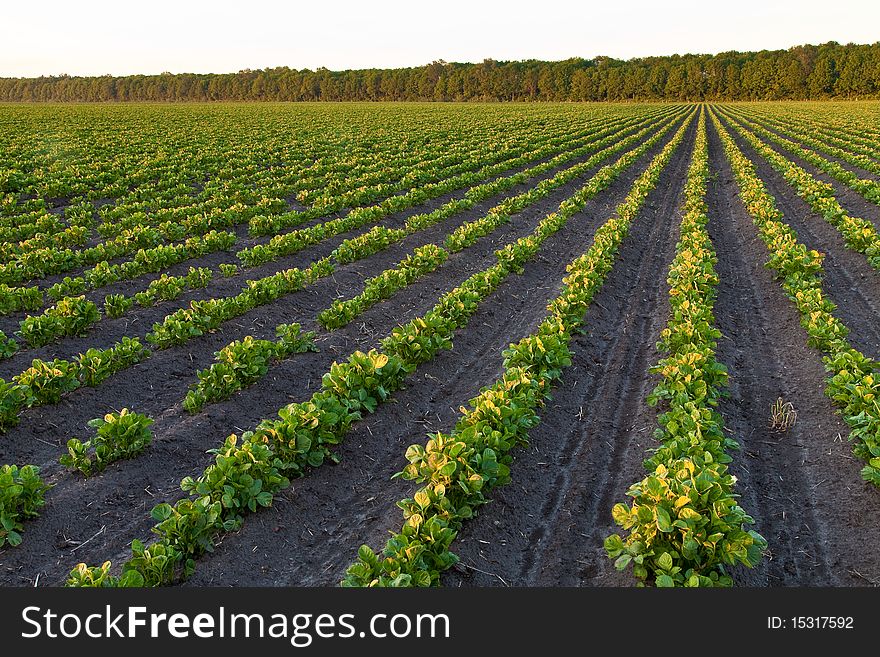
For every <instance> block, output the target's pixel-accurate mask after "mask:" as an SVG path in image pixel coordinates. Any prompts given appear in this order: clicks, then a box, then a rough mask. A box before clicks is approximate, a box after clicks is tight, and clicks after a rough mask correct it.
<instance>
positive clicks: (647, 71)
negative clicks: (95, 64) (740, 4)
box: [0, 42, 880, 102]
mask: <svg viewBox="0 0 880 657" xmlns="http://www.w3.org/2000/svg"><path fill="white" fill-rule="evenodd" d="M876 97H880V42H877V43H874V44H869V45H857V44H847V45H841V44H838V43H835V42H829V43H825V44H822V45H819V46H813V45H804V46H796V47H793V48H790V49H788V50H772V51H768V50H762V51H760V52H743V53H740V52H725V53H720V54H718V55H671V56H666V57H646V58H638V59H630V60H627V61H623V60H618V59H612V58H610V57H596V58H594V59H581V58H573V59H567V60H564V61H559V62H544V61H537V60H528V61H510V62H501V61H495V60H491V59H488V60H485V61H483V62H481V63H478V64H461V63H450V62H445V61H442V60H441V61H435V62H432V63H431V64H428V65H427V66H419V67H414V68H397V69H362V70H348V71H330V70H327V69H325V68H319V69H318V70H316V71H312V70H307V69H306V70H299V71H298V70H295V69H291V68H287V67H280V68H271V69H263V70H249V69H248V70H243V71H239V72H238V73H226V74H213V73H212V74H192V73H181V74H171V73H162V74H160V75H128V76H121V77H114V76H110V75H106V76H100V77H73V76H69V75H60V76H51V77H39V78H0V101H13V102H17V101H25V102H75V101H87V102H88V101H92V102H95V101H97V102H100V101H229V100H232V101H626V100H669V101H701V100H789V99H790V100H808V99H824V98H843V99H857V98H876Z"/></svg>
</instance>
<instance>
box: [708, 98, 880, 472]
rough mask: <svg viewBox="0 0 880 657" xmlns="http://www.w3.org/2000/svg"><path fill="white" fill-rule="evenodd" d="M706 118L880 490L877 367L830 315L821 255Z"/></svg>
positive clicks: (829, 389) (852, 437) (857, 448)
mask: <svg viewBox="0 0 880 657" xmlns="http://www.w3.org/2000/svg"><path fill="white" fill-rule="evenodd" d="M712 120H713V123H714V124H715V127H716V129H717V130H718V133H719V135H720V136H721V140H722V142H723V144H724V149H725V152H726V154H727V159H728V161H729V162H730V164H731V167H732V168H733V172H734V175H735V177H736V180H737V184H738V185H739V191H740V198H741V199H742V201H743V204H744V205H745V207H746V210H747V211H748V212H749V214H750V215H751V216H752V219H753V220H754V223H755V225H756V226H757V228H758V233H759V235H760V237H761V239H762V241H763V242H764V243H765V244H766V245H767V248H768V249H769V251H770V259H769V260H768V263H767V265H768V266H769V267H770V268H771V269H773V270H774V271H775V272H776V273H777V276H778V277H779V279H780V281H781V284H782V287H783V290H785V294H786V296H788V298H789V299H790V300H791V301H792V302H793V303H794V304H795V306H796V307H797V309H798V311H799V312H800V315H801V326H803V328H804V329H805V330H806V332H807V335H808V336H809V344H810V346H812V347H815V348H816V349H819V350H820V351H821V352H822V353H823V354H824V357H823V362H824V364H825V369H826V371H827V372H828V374H829V375H828V378H827V381H826V382H827V386H826V388H825V394H826V395H827V396H828V397H829V398H830V399H831V400H832V401H834V403H835V404H836V405H837V406H838V407H839V409H840V414H841V416H842V417H843V419H844V420H845V421H846V423H847V424H848V425H849V427H850V436H849V437H850V440H851V441H852V442H853V452H854V454H855V455H856V456H858V457H859V458H861V459H863V460H865V461H866V462H867V463H866V465H865V467H864V468H863V469H862V477H863V478H864V479H865V480H866V481H869V482H871V483H873V484H874V485H876V486H880V404H878V401H877V400H878V399H880V374H878V372H880V363H878V362H877V361H875V360H873V359H871V358H868V357H867V356H865V355H864V354H863V353H861V352H860V351H858V350H857V349H854V348H853V347H852V345H850V343H849V341H848V340H847V335H848V334H849V329H848V328H847V327H846V326H845V325H844V324H843V322H841V321H840V320H839V319H838V318H837V317H835V315H834V311H835V310H836V308H837V307H836V306H835V304H834V303H833V302H832V301H831V300H830V299H829V298H828V297H827V296H826V295H825V293H824V291H823V289H822V271H823V270H822V255H821V254H820V253H819V252H817V251H814V250H809V249H807V248H806V247H805V246H804V245H803V244H802V243H800V242H798V239H797V234H796V233H795V232H794V230H792V229H791V228H790V227H789V226H788V225H787V224H785V223H784V216H783V214H782V212H781V211H780V210H779V209H778V208H777V207H776V202H775V200H774V198H773V197H772V196H771V195H770V194H769V193H768V192H767V188H766V187H765V185H764V183H763V182H762V181H761V180H760V178H758V176H757V174H756V173H755V167H754V164H753V163H752V162H751V161H750V160H749V159H748V158H746V157H745V156H744V155H743V154H742V151H740V149H739V147H738V146H737V145H736V144H735V143H734V141H733V139H732V138H731V136H730V134H729V133H728V132H727V130H726V129H725V128H724V126H723V125H722V124H721V121H720V120H719V119H718V117H717V116H716V115H715V114H713V115H712Z"/></svg>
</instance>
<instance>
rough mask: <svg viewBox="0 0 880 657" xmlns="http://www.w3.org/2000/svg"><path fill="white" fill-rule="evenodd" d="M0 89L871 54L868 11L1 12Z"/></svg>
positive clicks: (374, 4) (512, 1)
mask: <svg viewBox="0 0 880 657" xmlns="http://www.w3.org/2000/svg"><path fill="white" fill-rule="evenodd" d="M0 17H2V21H3V30H2V33H0V34H2V36H0V77H30V76H37V75H41V74H43V75H57V74H61V73H68V74H70V75H103V74H105V73H110V74H113V75H129V74H134V73H145V74H155V73H161V72H163V71H170V72H172V73H183V72H192V73H228V72H235V71H239V70H241V69H245V68H250V69H259V68H272V67H275V66H289V67H290V68H296V69H302V68H310V69H315V68H318V67H320V66H325V67H327V68H329V69H331V70H340V69H348V68H396V67H404V66H421V65H423V64H427V63H430V62H431V61H433V60H436V59H444V60H446V61H455V62H479V61H482V60H483V59H486V58H492V59H497V60H520V59H544V60H559V59H566V58H568V57H585V58H591V57H594V56H596V55H609V56H612V57H617V58H620V59H629V58H631V57H642V56H647V55H669V54H673V53H682V54H683V53H697V52H698V53H717V52H723V51H726V50H741V51H742V50H761V49H778V48H788V47H790V46H793V45H798V44H803V43H814V44H815V43H824V42H826V41H837V42H839V43H849V42H855V43H874V42H877V41H880V1H878V0H724V1H722V2H712V0H673V1H669V2H663V1H660V0H653V1H652V0H629V1H626V0H611V1H610V2H609V1H608V0H604V1H603V2H593V1H591V0H581V1H580V2H577V1H571V0H528V1H521V0H509V1H507V2H501V1H498V0H491V1H486V2H480V1H478V0H445V1H435V2H420V1H419V0H409V1H406V0H361V1H352V0H337V1H335V2H334V1H332V0H325V1H323V2H321V1H318V2H315V1H314V0H312V1H311V2H298V1H295V0H289V1H288V2H272V1H270V0H237V1H234V2H233V1H229V0H213V1H205V0H191V1H186V0H143V1H141V2H131V1H130V0H128V1H127V0H115V1H111V0H79V1H76V0H42V1H41V0H30V1H28V0H24V1H21V0H19V1H16V0H0Z"/></svg>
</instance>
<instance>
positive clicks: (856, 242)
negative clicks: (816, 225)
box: [731, 122, 880, 269]
mask: <svg viewBox="0 0 880 657" xmlns="http://www.w3.org/2000/svg"><path fill="white" fill-rule="evenodd" d="M731 125H732V126H733V128H734V130H736V131H737V132H738V133H739V134H740V135H742V137H743V138H744V139H745V140H746V141H747V142H749V143H750V144H751V145H752V147H753V148H754V149H755V150H756V151H757V152H758V153H760V154H761V155H762V156H763V157H764V158H765V159H766V160H767V161H768V162H769V163H770V166H772V167H773V168H774V169H776V170H777V171H779V172H780V173H781V174H782V175H783V177H784V178H785V180H786V181H787V182H788V184H789V185H791V186H792V188H793V189H794V190H795V191H796V192H797V194H798V196H800V197H801V198H802V199H804V200H805V201H806V202H807V203H809V205H810V207H811V208H813V210H814V211H815V212H817V213H818V214H820V215H821V216H822V217H823V218H824V219H825V221H827V222H828V223H830V224H831V225H832V226H834V227H835V228H836V229H837V230H838V231H839V232H840V234H841V235H842V236H843V239H844V242H845V243H846V245H847V246H848V247H849V248H850V249H852V250H853V251H857V252H859V253H861V254H863V255H864V256H865V257H866V258H867V259H868V262H869V263H870V264H871V266H872V267H874V268H875V269H880V235H878V234H877V229H876V228H875V227H874V224H873V223H871V222H870V221H868V220H867V219H862V218H860V217H852V216H850V215H849V213H848V212H847V211H846V210H845V209H844V208H843V207H842V206H841V205H840V203H838V202H837V199H836V198H835V196H834V188H833V187H832V186H831V185H829V184H828V183H826V182H822V181H821V180H817V179H816V178H815V177H813V175H812V174H810V173H809V172H808V171H805V170H804V169H802V168H801V167H799V166H797V165H796V164H794V163H793V162H791V161H789V160H788V159H786V158H785V157H784V156H782V155H780V154H779V153H777V152H776V151H774V150H773V149H772V148H771V147H770V146H768V145H767V144H765V143H764V142H763V141H761V140H760V139H759V138H758V137H757V136H756V135H755V134H754V133H752V132H750V131H749V130H747V129H746V128H744V127H743V126H742V125H740V124H738V123H736V122H731Z"/></svg>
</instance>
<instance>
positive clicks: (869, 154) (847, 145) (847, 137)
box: [750, 112, 880, 173]
mask: <svg viewBox="0 0 880 657" xmlns="http://www.w3.org/2000/svg"><path fill="white" fill-rule="evenodd" d="M750 115H751V114H750ZM759 117H760V119H761V120H762V121H764V122H765V124H767V125H771V126H773V127H774V128H775V129H777V130H778V131H780V132H784V133H786V134H790V135H794V136H796V137H797V138H798V139H799V140H800V141H801V142H803V143H805V144H807V145H808V146H811V147H812V148H815V149H817V150H819V151H822V152H823V153H826V154H828V155H831V156H833V157H837V158H840V159H841V160H843V161H845V162H849V163H850V164H853V165H855V166H857V167H860V168H862V169H865V170H866V171H871V172H873V173H880V162H878V159H880V138H876V139H868V138H866V137H867V135H866V133H865V132H864V128H863V127H862V128H856V129H855V130H857V131H858V133H854V132H851V131H850V132H847V131H843V130H841V129H840V128H835V127H833V126H831V125H829V124H828V123H827V122H825V121H821V120H819V119H818V118H809V119H808V118H807V117H805V116H801V117H794V116H789V115H784V114H781V113H780V112H774V113H773V114H772V115H770V116H768V115H766V114H760V115H759Z"/></svg>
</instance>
